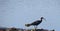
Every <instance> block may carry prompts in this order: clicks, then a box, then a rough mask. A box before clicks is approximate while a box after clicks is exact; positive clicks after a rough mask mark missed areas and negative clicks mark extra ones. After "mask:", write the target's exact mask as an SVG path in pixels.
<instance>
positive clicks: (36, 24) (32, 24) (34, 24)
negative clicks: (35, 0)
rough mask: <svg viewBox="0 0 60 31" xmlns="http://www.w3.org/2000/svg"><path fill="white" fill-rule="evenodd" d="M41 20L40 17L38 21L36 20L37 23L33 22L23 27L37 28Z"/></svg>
mask: <svg viewBox="0 0 60 31" xmlns="http://www.w3.org/2000/svg"><path fill="white" fill-rule="evenodd" d="M43 19H44V18H43V17H41V18H40V20H37V21H35V22H33V23H30V24H25V26H27V27H29V26H38V25H39V24H40V23H41V22H42V20H43Z"/></svg>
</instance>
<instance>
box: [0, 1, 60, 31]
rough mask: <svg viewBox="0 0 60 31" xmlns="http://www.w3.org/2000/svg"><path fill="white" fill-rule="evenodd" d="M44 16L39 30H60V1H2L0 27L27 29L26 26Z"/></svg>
mask: <svg viewBox="0 0 60 31" xmlns="http://www.w3.org/2000/svg"><path fill="white" fill-rule="evenodd" d="M41 16H43V17H44V18H45V19H46V21H43V22H42V23H41V24H40V25H39V26H38V28H44V29H49V30H51V29H55V30H56V31H59V30H60V29H59V28H60V0H0V27H7V28H11V27H16V28H22V29H31V28H33V27H32V26H31V27H29V28H27V27H25V24H27V23H31V22H34V21H36V20H38V19H40V17H41Z"/></svg>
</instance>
